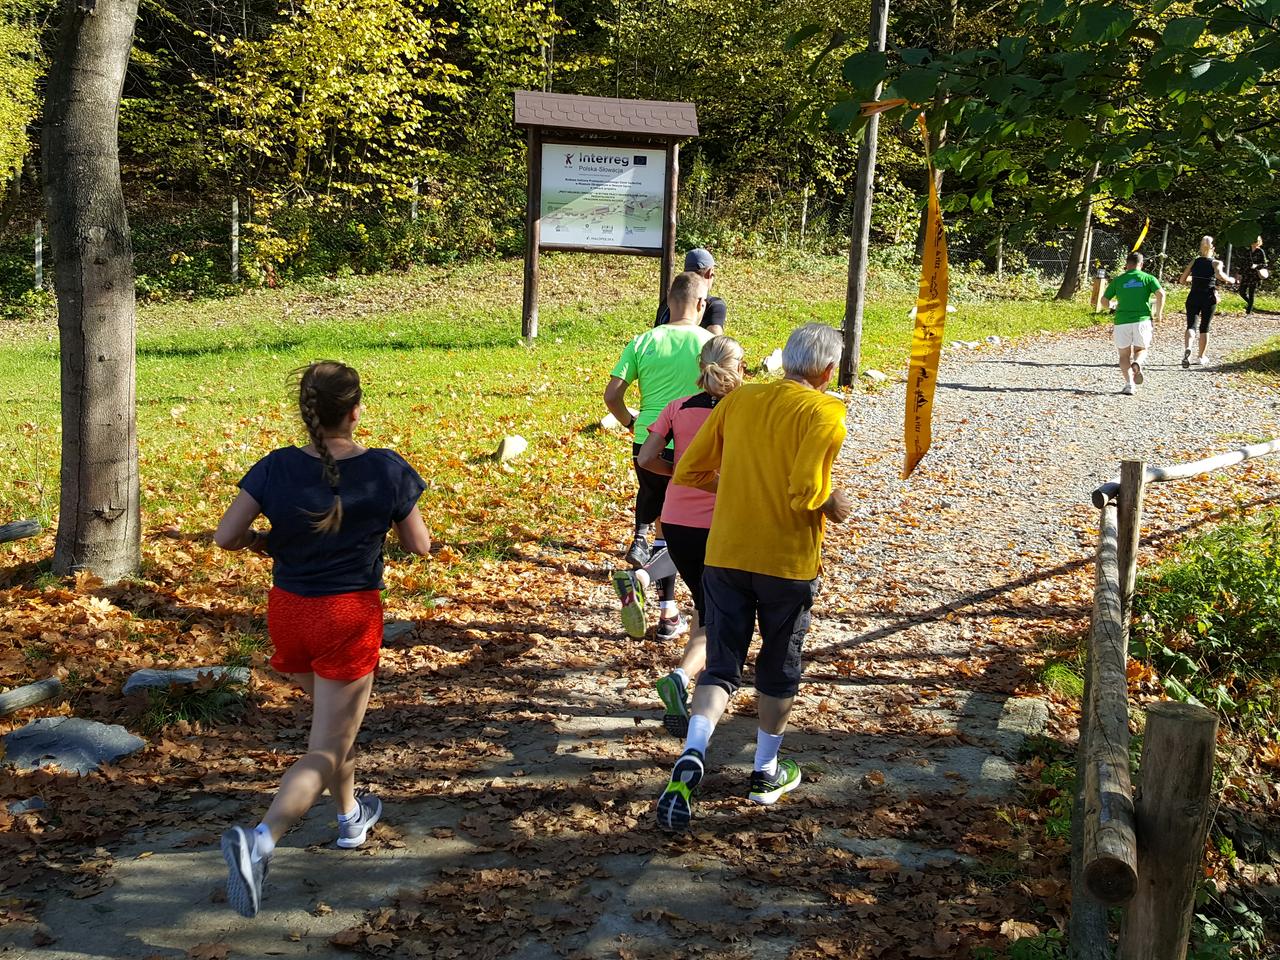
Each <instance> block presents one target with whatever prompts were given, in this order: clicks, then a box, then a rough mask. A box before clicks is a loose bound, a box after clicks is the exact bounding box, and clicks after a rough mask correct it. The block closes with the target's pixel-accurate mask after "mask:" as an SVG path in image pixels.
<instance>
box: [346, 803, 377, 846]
mask: <svg viewBox="0 0 1280 960" xmlns="http://www.w3.org/2000/svg"><path fill="white" fill-rule="evenodd" d="M381 819H382V801H381V800H379V799H378V798H377V797H375V796H374V795H373V794H372V793H362V794H360V795H359V796H357V797H356V815H355V816H354V817H352V818H351V819H350V820H339V821H338V846H340V847H342V848H343V849H344V850H351V849H354V848H355V847H358V846H360V845H361V844H362V843H364V838H365V836H366V834H368V832H369V831H370V830H371V829H373V825H374V824H375V823H377V822H378V821H379V820H381Z"/></svg>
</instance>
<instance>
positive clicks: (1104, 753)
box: [1082, 504, 1138, 905]
mask: <svg viewBox="0 0 1280 960" xmlns="http://www.w3.org/2000/svg"><path fill="white" fill-rule="evenodd" d="M1116 513H1117V511H1116V509H1115V508H1114V507H1112V506H1111V505H1110V504H1108V505H1107V506H1106V507H1104V508H1103V510H1102V511H1101V523H1100V524H1099V526H1100V529H1099V536H1098V561H1097V576H1096V581H1095V585H1094V601H1093V627H1092V629H1091V630H1090V633H1089V679H1090V686H1089V700H1088V702H1086V703H1085V704H1084V707H1083V716H1082V723H1083V724H1084V725H1085V727H1086V731H1087V733H1086V740H1085V748H1086V758H1085V771H1084V774H1085V775H1084V806H1085V809H1084V879H1085V884H1086V885H1087V887H1088V890H1089V893H1091V894H1092V895H1093V896H1094V897H1096V898H1097V899H1098V900H1100V901H1102V902H1103V903H1105V904H1109V905H1115V904H1121V903H1126V902H1127V901H1128V900H1129V899H1130V898H1131V897H1132V896H1133V892H1134V889H1135V887H1136V886H1137V871H1138V850H1137V841H1136V840H1135V838H1134V828H1133V790H1132V787H1131V786H1130V782H1129V689H1128V681H1127V679H1126V676H1125V668H1126V666H1127V664H1128V639H1129V636H1128V633H1127V632H1126V631H1125V628H1124V614H1123V604H1122V602H1121V592H1120V591H1121V581H1120V570H1119V563H1118V553H1119V549H1118V548H1119V532H1118V530H1117V520H1116Z"/></svg>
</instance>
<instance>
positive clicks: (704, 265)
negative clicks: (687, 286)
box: [654, 247, 728, 337]
mask: <svg viewBox="0 0 1280 960" xmlns="http://www.w3.org/2000/svg"><path fill="white" fill-rule="evenodd" d="M684 269H685V272H686V273H696V274H698V276H700V277H702V279H703V280H705V281H707V309H706V311H705V312H704V313H703V314H702V321H701V326H702V329H704V330H706V331H708V332H709V333H711V334H713V335H714V336H717V337H718V336H720V334H722V333H724V321H725V316H726V315H727V314H728V308H727V307H726V306H725V303H724V301H723V300H721V299H720V298H719V297H713V296H711V283H712V281H713V280H715V276H716V261H715V258H714V257H713V256H711V251H709V250H706V249H703V248H702V247H694V248H693V249H692V250H690V251H689V252H688V253H686V254H685V255H684ZM670 322H671V311H670V310H669V309H668V308H667V305H666V304H665V303H664V304H663V305H662V306H660V307H659V308H658V319H657V322H656V323H654V326H655V327H660V326H662V325H663V324H665V323H670Z"/></svg>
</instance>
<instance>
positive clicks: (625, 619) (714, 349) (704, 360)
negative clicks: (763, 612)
mask: <svg viewBox="0 0 1280 960" xmlns="http://www.w3.org/2000/svg"><path fill="white" fill-rule="evenodd" d="M742 358H743V353H742V345H741V344H739V343H738V341H737V340H734V339H733V338H732V337H726V336H723V335H721V336H718V337H715V338H714V339H712V340H708V341H707V342H706V344H704V345H703V347H702V354H701V356H700V357H699V360H698V365H699V366H700V367H701V370H702V372H701V374H700V375H699V377H698V386H699V387H701V388H702V392H701V393H696V394H694V395H693V396H691V397H682V398H680V399H679V400H673V401H672V402H671V403H669V404H667V406H666V407H665V408H664V409H663V411H662V413H660V414H659V415H658V419H657V420H656V421H654V423H653V425H652V426H651V427H650V428H649V437H648V439H647V440H645V442H644V445H643V446H642V447H641V448H640V452H639V453H638V454H637V457H636V461H637V463H639V465H640V466H641V467H642V468H643V469H645V470H649V471H652V472H653V473H658V474H663V475H666V476H670V475H671V474H672V472H673V470H674V469H675V464H676V463H679V462H680V457H681V456H682V455H683V454H684V451H685V450H686V449H687V448H688V446H689V444H690V443H692V442H693V438H694V436H695V435H696V434H697V432H698V428H699V427H701V426H702V424H703V423H704V422H705V421H706V419H707V417H708V416H710V415H711V411H712V410H713V409H715V405H716V404H717V403H719V401H720V399H721V398H722V397H725V396H727V395H728V394H730V393H732V392H733V391H734V390H736V389H737V388H738V387H739V386H740V385H741V384H742V376H743V374H744V373H745V372H746V365H745V364H744V363H743V359H742ZM668 443H670V444H672V446H673V447H674V448H675V449H674V454H675V456H674V460H673V461H668V460H665V459H663V457H662V451H663V450H664V449H665V448H666V446H667V444H668ZM715 505H716V495H715V494H714V493H707V492H705V491H702V490H695V489H694V488H693V487H683V486H678V485H676V484H671V485H670V486H668V487H667V495H666V498H665V499H664V501H663V504H662V535H663V537H664V538H665V539H666V541H667V549H666V551H665V552H664V553H660V554H658V555H657V556H655V557H654V558H653V560H652V561H651V562H650V563H649V565H648V566H647V567H644V568H642V569H639V570H615V571H614V572H613V582H614V588H615V589H616V590H617V592H618V596H619V597H620V598H621V599H622V624H623V627H624V628H625V629H626V631H627V633H628V634H630V635H631V636H633V637H643V636H644V634H645V629H646V626H647V624H646V622H645V609H644V603H645V587H647V586H648V585H649V584H650V583H652V582H653V581H654V580H657V579H661V578H662V577H664V576H669V575H670V574H671V572H672V571H671V569H669V568H670V567H672V566H674V568H675V571H677V572H679V574H680V579H681V580H683V581H684V582H685V585H686V586H688V588H689V592H690V593H691V594H693V606H694V610H695V611H696V613H697V620H696V622H695V623H694V625H693V629H692V630H691V631H690V633H689V640H688V642H687V643H686V644H685V648H684V656H683V657H682V658H681V660H680V666H678V667H676V669H675V670H673V671H671V673H669V674H667V675H666V676H665V677H663V678H662V679H660V680H659V681H658V682H657V688H658V695H659V696H660V697H661V698H662V702H663V704H664V705H665V706H666V708H667V711H666V716H664V717H663V719H662V723H663V726H665V727H666V728H667V730H668V731H669V732H670V733H672V734H674V735H675V736H678V737H683V736H684V735H685V732H686V730H687V728H688V725H689V681H690V679H691V678H693V677H696V676H697V675H698V674H699V673H701V672H702V668H703V667H704V666H705V665H706V660H707V632H706V630H704V629H703V627H702V622H703V617H704V614H705V612H706V611H705V608H704V605H703V599H702V567H703V563H704V561H705V559H706V554H707V534H708V532H709V531H710V529H711V514H712V511H713V510H714V509H715Z"/></svg>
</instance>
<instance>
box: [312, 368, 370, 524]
mask: <svg viewBox="0 0 1280 960" xmlns="http://www.w3.org/2000/svg"><path fill="white" fill-rule="evenodd" d="M361 395H362V392H361V389H360V374H358V373H356V371H355V370H353V369H352V368H351V367H348V366H347V365H345V364H342V363H336V362H335V361H332V360H322V361H320V362H319V363H313V364H311V366H309V367H306V368H305V369H303V370H302V371H301V375H300V376H299V378H298V412H299V413H300V414H301V415H302V422H303V424H304V425H305V426H306V428H307V434H308V436H310V438H311V443H312V445H313V446H314V447H315V448H316V452H317V453H319V454H320V462H321V464H322V465H323V467H324V478H325V481H326V482H327V483H328V484H329V489H330V490H332V491H333V504H332V505H331V506H330V507H329V509H328V510H326V511H325V512H324V513H317V514H312V515H311V516H312V521H311V525H312V528H313V529H314V530H315V531H316V533H334V532H335V531H337V530H338V528H339V527H341V526H342V496H341V493H340V492H339V485H340V483H341V481H342V475H341V474H340V473H339V472H338V461H337V460H335V459H334V458H333V454H332V453H331V452H330V450H329V445H328V444H327V443H325V439H324V431H325V430H326V429H333V428H334V427H336V426H338V424H340V423H341V422H342V421H343V420H344V419H345V418H346V416H347V415H348V414H349V413H351V411H352V410H353V409H355V407H356V405H357V404H358V403H359V402H360V398H361Z"/></svg>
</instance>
